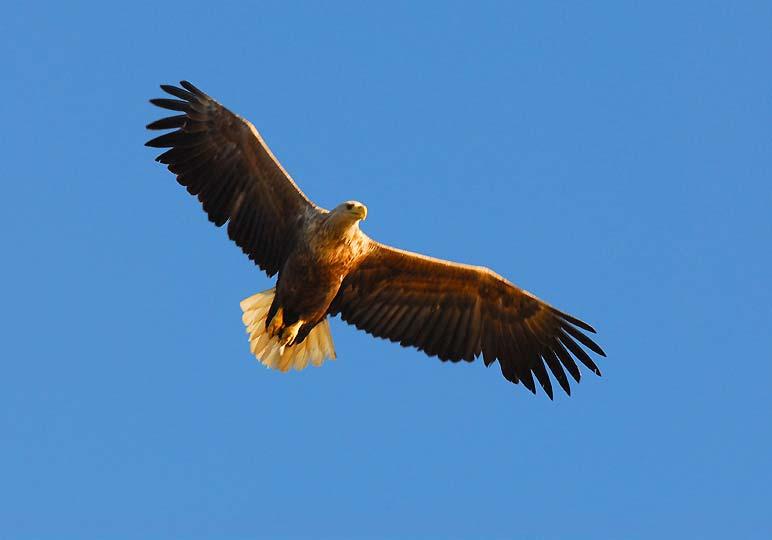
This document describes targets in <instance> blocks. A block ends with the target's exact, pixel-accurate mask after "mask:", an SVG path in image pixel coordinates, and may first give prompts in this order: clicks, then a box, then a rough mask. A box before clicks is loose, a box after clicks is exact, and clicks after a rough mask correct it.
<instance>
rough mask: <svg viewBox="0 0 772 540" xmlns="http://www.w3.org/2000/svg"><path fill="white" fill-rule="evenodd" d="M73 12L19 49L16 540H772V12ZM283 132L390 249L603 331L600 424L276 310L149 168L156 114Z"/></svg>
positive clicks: (332, 195)
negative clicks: (326, 335)
mask: <svg viewBox="0 0 772 540" xmlns="http://www.w3.org/2000/svg"><path fill="white" fill-rule="evenodd" d="M372 4H373V5H365V4H364V3H358V2H357V3H354V2H351V3H335V4H334V5H323V4H322V3H310V2H309V3H296V2H270V3H269V2H266V3H263V2H261V3H260V4H257V3H254V4H253V5H249V6H247V4H246V3H244V4H230V3H225V4H223V5H218V6H215V4H214V3H196V2H185V3H176V2H154V3H147V4H144V5H143V4H139V3H129V4H123V5H121V6H120V7H118V6H109V5H106V4H104V3H93V4H87V3H75V4H73V5H65V4H63V3H56V4H54V3H50V4H48V5H35V6H32V5H27V6H20V5H17V6H14V7H13V8H12V9H10V10H9V9H8V8H7V9H6V10H5V12H4V14H3V17H2V19H3V20H2V22H0V30H1V31H0V51H2V52H0V68H2V72H3V84H2V90H0V92H2V98H3V99H2V101H1V104H0V109H1V110H2V118H3V125H4V129H3V130H2V135H0V137H1V138H2V147H3V164H2V186H3V201H4V203H5V204H4V210H3V212H2V213H0V220H2V227H0V241H2V245H3V246H4V248H5V249H4V252H5V257H4V258H3V264H2V265H1V266H0V284H1V285H0V287H2V297H3V305H4V308H3V309H2V310H0V318H2V328H3V340H2V350H3V354H2V358H3V360H2V366H3V374H2V377H0V437H2V444H0V478H2V482H1V485H2V487H1V488H0V537H4V538H108V537H109V538H169V537H180V538H202V539H204V538H218V539H219V538H259V537H271V538H344V537H349V538H363V537H368V538H387V537H400V538H409V537H414V538H426V537H436V538H480V537H487V538H514V537H522V538H565V537H568V536H571V537H579V538H652V537H665V538H679V537H684V536H685V537H690V538H694V537H699V538H727V537H730V538H769V537H770V535H772V518H770V517H769V501H770V500H772V488H770V485H772V464H771V463H770V461H771V460H770V455H772V421H770V411H772V398H771V397H770V379H771V378H772V357H771V354H772V353H771V352H770V351H772V337H770V322H772V307H771V306H772V293H770V288H769V276H770V273H771V271H772V264H771V263H772V251H771V250H770V239H772V220H771V219H770V217H769V215H770V210H771V209H772V187H771V186H770V180H772V152H770V150H771V148H770V143H771V141H772V123H771V122H770V118H771V117H770V113H772V101H771V100H770V95H772V75H770V69H769V59H770V57H771V55H772V33H770V32H769V23H770V20H772V6H770V4H769V3H768V2H736V3H729V2H679V3H671V2H647V3H642V2H596V3H589V4H587V3H583V4H582V5H579V4H578V3H574V4H571V5H565V3H559V2H522V3H517V4H516V5H514V4H515V3H503V2H502V3H479V4H478V5H476V6H475V7H474V8H471V7H470V6H469V4H466V3H453V2H442V3H430V2H422V3H420V6H415V5H413V3H410V2H389V3H382V4H381V5H379V6H375V5H374V3H372ZM183 78H185V79H189V80H191V81H193V82H194V83H195V84H197V85H199V86H200V87H201V88H203V89H204V90H205V91H207V92H208V93H210V94H212V95H213V96H215V97H216V98H217V99H218V100H220V101H221V102H223V103H224V104H226V105H227V106H229V107H230V108H232V109H233V110H234V111H236V112H238V113H240V114H242V115H244V116H246V117H247V118H249V119H250V120H252V121H253V122H254V123H255V124H256V125H257V127H258V129H260V130H261V131H262V133H263V135H264V137H265V138H266V140H267V141H268V143H269V144H270V145H271V148H272V149H273V151H274V152H275V153H276V154H277V155H278V157H279V159H280V160H281V161H282V163H283V164H284V165H285V167H286V168H287V169H288V170H289V171H290V172H291V174H292V175H293V176H294V177H295V179H296V180H297V181H298V182H299V184H300V185H301V187H302V188H303V189H304V190H305V191H306V193H307V194H308V195H309V196H310V197H311V198H313V199H314V200H315V201H317V202H318V203H319V204H321V205H323V206H326V207H332V206H334V205H336V204H337V203H338V202H340V201H343V200H346V199H352V198H353V199H357V200H361V201H363V202H364V203H365V204H367V205H368V207H369V217H368V220H367V222H366V223H365V224H364V227H363V228H364V230H365V231H366V232H367V233H368V234H370V235H371V236H373V237H375V238H377V239H379V240H381V241H384V242H387V243H391V244H394V245H397V246H400V247H403V248H407V249H412V250H416V251H421V252H425V253H427V254H431V255H434V256H438V257H444V258H450V259H453V260H457V261H462V262H469V263H476V264H483V265H486V266H490V267H492V268H494V269H495V270H496V271H498V272H499V273H501V274H502V275H504V276H506V277H507V278H509V279H510V280H512V281H514V282H515V283H517V284H519V285H521V286H523V287H525V288H527V289H528V290H531V291H533V292H534V293H536V294H537V295H539V296H541V297H542V298H544V299H545V300H547V301H549V302H551V303H553V304H555V305H556V306H558V307H560V308H562V309H565V310H567V311H568V312H570V313H573V314H575V315H577V316H579V317H582V318H584V319H585V320H587V321H589V322H591V323H592V324H593V325H594V326H596V328H597V329H598V330H599V335H598V341H599V342H600V343H601V344H602V345H603V346H604V348H605V349H606V351H607V353H608V356H609V357H608V358H607V359H604V360H603V362H602V363H601V364H600V367H601V370H602V371H603V373H604V376H603V377H602V378H596V377H594V376H591V374H589V373H588V372H586V371H585V376H584V378H583V380H582V383H581V384H580V385H578V386H576V387H575V389H574V392H573V396H572V397H571V398H566V397H565V396H557V397H556V399H555V401H554V402H551V401H549V400H548V399H546V398H545V397H544V396H543V395H538V396H536V397H534V396H532V395H530V394H529V393H528V392H526V391H525V390H524V389H523V388H522V387H514V386H512V385H510V384H509V383H507V382H506V381H505V380H504V379H503V378H502V377H501V374H500V371H499V369H498V367H497V366H496V367H492V368H490V369H485V367H484V366H483V365H482V363H481V362H476V363H474V364H470V365H449V364H442V363H441V362H439V361H437V360H436V359H429V358H426V357H424V356H423V355H422V354H421V353H418V352H416V351H415V350H410V349H402V348H400V347H398V346H397V345H394V344H391V343H387V342H384V341H380V340H375V339H373V338H371V337H369V336H367V335H365V334H361V333H358V332H357V331H355V329H353V328H351V327H348V326H346V325H344V324H343V323H341V322H340V321H339V320H335V321H334V322H333V325H332V331H333V335H334V339H335V343H336V347H337V350H338V355H339V359H338V360H337V361H335V362H333V363H331V364H326V365H325V366H324V367H323V368H322V369H309V370H306V371H304V372H302V373H292V374H289V375H283V374H280V373H275V372H270V371H267V370H266V369H265V368H263V367H262V366H260V365H259V364H258V363H257V362H256V361H254V359H253V358H252V357H251V356H250V355H249V351H248V346H247V342H246V336H245V335H244V329H243V327H242V325H241V322H240V310H239V301H240V300H241V299H242V298H245V297H247V296H249V295H251V294H253V293H254V292H257V291H260V290H263V289H266V288H268V287H270V286H271V281H269V280H268V279H267V278H266V277H265V276H264V275H263V274H261V273H260V272H259V271H258V270H257V269H256V268H255V267H254V266H252V265H251V263H250V262H249V261H248V260H247V259H246V258H245V257H244V256H243V255H242V254H241V253H240V251H239V250H238V249H237V248H236V247H235V246H234V245H232V244H231V243H230V242H229V241H228V240H227V238H226V236H225V234H224V232H223V231H222V230H219V229H216V228H215V227H213V226H212V225H211V224H209V223H208V222H207V221H206V218H205V216H204V214H203V212H201V211H200V209H199V208H198V207H197V204H196V202H195V201H194V200H193V199H192V198H190V197H189V196H188V195H187V194H186V193H185V191H184V189H182V188H181V187H180V186H178V185H177V184H176V183H175V181H174V179H173V177H172V176H171V174H170V173H168V172H167V171H166V170H165V169H164V168H163V167H161V166H160V165H158V164H156V163H154V162H153V157H154V156H155V153H154V152H153V151H152V150H150V149H147V148H145V147H143V143H144V141H145V140H146V139H147V138H148V134H147V133H146V132H145V130H144V125H145V124H147V123H148V122H149V121H151V120H152V119H154V118H156V117H157V116H158V113H157V112H156V111H154V110H153V108H152V107H151V106H150V105H149V104H148V103H147V99H148V98H150V97H158V95H159V94H160V91H159V90H158V89H157V85H158V84H159V83H169V82H176V81H178V80H179V79H183Z"/></svg>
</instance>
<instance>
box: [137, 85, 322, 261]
mask: <svg viewBox="0 0 772 540" xmlns="http://www.w3.org/2000/svg"><path fill="white" fill-rule="evenodd" d="M180 84H181V85H182V86H183V88H178V87H176V86H169V85H165V84H164V85H161V88H162V89H163V90H164V91H165V92H167V93H169V94H171V95H172V96H174V97H176V98H179V99H167V98H159V99H151V100H150V102H151V103H152V104H154V105H157V106H158V107H161V108H162V109H167V110H172V111H179V112H181V113H182V114H178V115H175V116H170V117H167V118H162V119H161V120H156V121H155V122H152V123H151V124H149V125H148V126H147V127H148V129H152V130H159V129H174V130H175V131H172V132H171V133H166V134H164V135H161V136H160V137H156V138H155V139H152V140H150V141H148V142H147V143H145V144H146V145H147V146H151V147H154V148H168V150H166V152H164V153H163V154H161V155H160V156H158V157H157V158H156V161H160V162H161V163H163V164H165V165H167V166H168V168H169V170H170V171H171V172H173V173H174V174H175V175H177V181H178V182H179V183H180V184H182V185H183V186H185V187H186V188H187V189H188V192H189V193H190V194H191V195H196V196H197V197H198V200H199V201H201V204H202V205H203V207H204V211H205V212H206V213H207V215H208V216H209V219H210V220H211V221H212V222H213V223H214V224H215V225H217V226H218V227H220V226H222V225H224V224H225V223H226V222H227V223H228V236H230V238H231V239H232V240H233V241H234V242H236V244H238V246H239V247H240V248H241V249H242V251H244V253H246V254H247V256H248V257H249V258H250V259H252V260H253V261H255V264H257V265H258V266H259V267H260V268H262V269H263V270H265V272H266V273H267V274H268V275H269V276H272V275H273V274H275V273H276V272H278V271H279V270H280V269H281V267H282V266H283V265H284V262H285V261H286V259H287V256H288V255H289V253H290V252H291V251H292V248H293V246H294V244H295V242H296V241H297V239H298V237H299V235H300V234H302V224H303V220H304V219H305V218H306V217H307V216H308V215H309V214H312V213H313V212H324V210H322V209H320V208H319V207H317V206H316V205H315V204H314V203H312V202H311V201H310V200H309V199H308V197H306V196H305V194H303V192H302V191H300V188H298V186H297V185H296V184H295V182H294V181H293V180H292V178H291V177H290V175H289V174H288V173H287V171H285V170H284V168H283V167H282V166H281V164H280V163H279V161H278V160H277V159H276V158H275V157H274V155H273V154H272V153H271V150H270V149H269V148H268V145H267V144H265V141H263V138H262V137H261V136H260V134H259V133H258V131H257V130H256V129H255V126H253V125H252V124H251V123H249V122H248V121H246V120H245V119H243V118H241V117H240V116H238V115H236V114H234V113H232V112H231V111H229V110H228V109H226V108H225V107H223V106H222V105H220V104H219V103H218V102H217V101H215V100H214V99H212V98H211V97H209V96H208V95H206V94H205V93H204V92H202V91H201V90H199V89H198V88H196V87H195V86H193V85H192V84H190V83H189V82H187V81H181V82H180Z"/></svg>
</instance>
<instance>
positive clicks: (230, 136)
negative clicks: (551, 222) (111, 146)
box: [147, 81, 605, 398]
mask: <svg viewBox="0 0 772 540" xmlns="http://www.w3.org/2000/svg"><path fill="white" fill-rule="evenodd" d="M181 85H182V86H183V88H184V89H183V88H177V87H174V86H166V85H162V86H161V88H162V89H163V90H165V91H166V92H168V93H169V94H171V95H173V96H175V97H177V98H179V100H172V99H153V100H151V102H152V103H153V104H155V105H158V106H159V107H162V108H165V109H170V110H173V111H181V112H182V114H178V115H176V116H171V117H168V118H163V119H161V120H158V121H156V122H153V123H151V124H150V125H148V128H149V129H174V130H175V131H173V132H171V133H167V134H165V135H161V136H160V137H156V138H155V139H153V140H151V141H149V142H148V143H147V145H148V146H153V147H158V148H168V150H167V151H166V152H164V153H163V154H161V155H160V156H158V158H157V160H158V161H160V162H161V163H164V164H166V165H167V166H168V168H169V170H170V171H171V172H173V173H174V174H175V175H176V176H177V181H178V182H179V183H180V184H182V185H184V186H185V187H186V188H187V190H188V192H189V193H191V194H192V195H196V196H197V197H198V199H199V201H201V203H202V204H203V207H204V210H205V211H206V213H207V214H208V216H209V219H210V220H211V221H212V222H214V223H215V225H217V226H222V225H225V224H226V223H227V224H228V227H227V230H228V236H229V237H230V238H231V239H232V240H233V241H234V242H236V244H237V245H238V246H239V247H241V249H242V250H243V251H244V253H245V254H246V255H247V256H248V257H249V258H250V259H252V260H253V261H254V262H255V264H257V265H258V266H259V267H260V268H262V269H263V270H264V271H265V272H266V273H267V274H268V275H269V276H273V275H275V274H278V280H277V284H276V287H275V289H270V290H268V291H264V292H262V293H258V294H255V295H253V296H251V297H249V298H247V299H245V300H244V301H242V302H241V308H242V310H243V312H244V314H243V317H242V319H243V321H244V324H245V325H246V326H247V332H248V333H249V338H250V348H251V351H252V353H253V354H254V355H255V356H256V357H257V358H258V359H260V360H261V361H262V362H263V363H264V364H265V365H267V366H269V367H273V368H277V369H280V370H282V371H286V370H288V369H290V368H292V367H294V368H295V369H302V368H304V367H305V366H306V365H307V364H308V363H311V364H314V365H320V364H321V363H322V361H323V360H324V359H325V358H335V350H334V347H333V344H332V336H331V335H330V330H329V323H328V318H329V316H333V315H340V316H341V318H342V319H343V320H344V321H346V322H348V323H350V324H353V325H355V326H356V327H357V328H359V329H361V330H364V331H366V332H368V333H370V334H372V335H374V336H377V337H383V338H386V339H389V340H391V341H396V342H399V343H400V344H401V345H403V346H413V347H416V348H418V349H420V350H422V351H424V352H425V353H426V354H428V355H430V356H437V357H439V358H440V359H441V360H450V361H453V362H457V361H460V360H465V361H469V362H471V361H473V360H474V359H475V358H477V357H480V356H482V357H483V359H484V362H485V365H486V366H489V365H491V364H492V363H494V362H495V361H498V362H499V365H500V366H501V371H502V373H503V375H504V377H505V378H506V379H507V380H509V381H511V382H513V383H522V384H523V385H524V386H526V387H527V388H528V389H529V390H531V391H532V392H535V389H536V387H535V384H534V377H535V378H536V380H537V381H538V382H539V384H540V385H541V386H542V388H543V389H544V391H545V392H546V393H547V395H549V396H550V398H551V397H552V383H551V381H550V377H549V375H548V372H547V368H549V371H550V372H551V373H552V375H553V377H554V378H555V379H556V380H557V382H558V383H559V384H560V386H561V387H562V388H563V389H564V391H565V392H566V393H569V394H570V386H569V384H568V378H567V377H566V371H567V372H568V374H570V375H571V376H572V377H573V378H574V379H575V380H576V381H577V382H578V381H579V378H580V372H579V368H578V366H577V364H576V362H575V360H574V358H576V359H578V360H579V361H580V362H581V363H583V364H584V365H585V366H587V367H588V368H590V369H591V370H592V371H593V372H595V373H596V374H598V375H600V371H599V370H598V367H597V366H596V365H595V363H594V362H593V360H592V359H591V358H590V356H589V355H588V354H587V352H585V350H584V349H583V348H582V347H581V346H580V344H581V345H583V346H584V347H587V348H588V349H590V350H592V351H594V352H595V353H597V354H600V355H605V354H604V353H603V350H602V349H601V348H600V347H599V346H598V345H597V344H596V343H595V342H594V341H592V340H591V339H590V338H589V337H587V335H586V334H585V333H584V332H595V330H594V329H593V328H592V327H591V326H590V325H588V324H587V323H585V322H583V321H581V320H580V319H577V318H575V317H572V316H571V315H568V314H567V313H564V312H562V311H560V310H557V309H555V308H554V307H552V306H550V305H548V304H546V303H545V302H543V301H541V300H539V299H538V298H536V297H535V296H533V295H532V294H530V293H528V292H526V291H524V290H522V289H520V288H518V287H516V286H515V285H513V284H512V283H510V282H509V281H507V280H505V279H504V278H502V277H501V276H499V275H498V274H496V273H495V272H493V271H491V270H489V269H487V268H483V267H479V266H470V265H464V264H458V263H452V262H448V261H443V260H440V259H434V258H431V257H427V256H424V255H419V254H417V253H411V252H408V251H403V250H399V249H396V248H393V247H389V246H386V245H383V244H381V243H379V242H376V241H375V240H372V239H371V238H369V237H368V236H367V235H366V234H364V233H363V232H362V231H361V230H360V228H359V222H360V221H361V220H362V219H364V218H365V217H366V215H367V209H366V208H365V206H364V205H363V204H361V203H358V202H356V201H348V202H345V203H342V204H340V205H338V206H337V207H336V208H334V209H333V210H332V211H327V210H325V209H323V208H320V207H318V206H316V205H315V204H314V203H312V202H311V201H310V200H309V199H308V198H307V197H306V196H305V195H304V194H303V192H302V191H300V189H299V188H298V187H297V185H296V184H295V182H294V181H293V180H292V178H291V177H290V176H289V174H288V173H287V172H286V171H285V170H284V169H283V168H282V166H281V165H280V164H279V162H278V160H276V158H275V157H274V156H273V154H272V153H271V151H270V150H269V149H268V146H267V145H266V144H265V142H264V141H263V139H262V138H261V137H260V134H259V133H258V132H257V130H256V129H255V128H254V126H252V124H250V123H249V122H247V121H246V120H244V119H243V118H240V117H238V116H236V115H235V114H233V113H232V112H230V111H229V110H228V109H226V108H225V107H223V106H222V105H220V104H219V103H217V102H216V101H215V100H214V99H212V98H211V97H209V96H208V95H206V94H205V93H203V92H202V91H201V90H199V89H198V88H196V87H195V86H193V85H192V84H190V83H188V82H186V81H182V82H181Z"/></svg>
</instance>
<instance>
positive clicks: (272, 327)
mask: <svg viewBox="0 0 772 540" xmlns="http://www.w3.org/2000/svg"><path fill="white" fill-rule="evenodd" d="M282 326H284V310H283V309H282V308H279V309H278V310H276V315H274V316H273V319H271V322H270V324H268V328H267V330H268V336H270V337H275V336H277V335H280V334H281V330H282V328H281V327H282Z"/></svg>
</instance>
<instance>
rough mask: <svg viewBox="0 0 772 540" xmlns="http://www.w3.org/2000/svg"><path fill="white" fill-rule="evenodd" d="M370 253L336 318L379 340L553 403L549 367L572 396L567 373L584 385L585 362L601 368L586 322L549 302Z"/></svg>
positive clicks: (485, 275)
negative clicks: (461, 364)
mask: <svg viewBox="0 0 772 540" xmlns="http://www.w3.org/2000/svg"><path fill="white" fill-rule="evenodd" d="M370 242H371V245H370V249H369V253H368V255H367V256H366V257H365V258H364V259H363V261H362V262H361V264H360V265H359V266H358V267H357V269H356V270H354V271H353V272H352V273H350V274H349V275H348V276H347V277H346V278H345V279H344V281H343V283H342V284H341V288H340V291H339V292H338V295H337V296H336V298H335V300H334V301H333V303H332V305H331V307H330V313H331V314H332V315H335V314H338V313H340V316H341V318H342V319H343V320H344V321H346V322H348V323H350V324H353V325H354V326H356V327H357V328H359V329H360V330H364V331H366V332H368V333H370V334H372V335H374V336H377V337H382V338H386V339H389V340H391V341H396V342H399V343H400V344H401V345H403V346H412V347H416V348H418V349H420V350H422V351H424V352H425V353H426V354H428V355H430V356H438V357H439V358H440V359H441V360H451V361H454V362H457V361H459V360H466V361H468V362H471V361H472V360H474V359H475V358H476V357H478V356H480V355H481V354H482V356H483V359H484V362H485V365H486V366H489V365H490V364H492V363H493V362H494V361H496V360H497V359H498V361H499V365H500V366H501V372H502V373H503V374H504V377H506V378H507V379H508V380H509V381H511V382H513V383H518V382H522V383H523V385H524V386H525V387H526V388H528V389H529V390H530V391H531V392H533V393H536V388H535V385H534V377H535V378H536V380H538V381H539V383H540V384H541V386H542V388H543V389H544V391H545V392H546V393H547V395H548V396H549V397H550V399H551V398H552V384H551V382H550V378H549V375H548V374H547V369H546V368H545V365H546V367H548V368H549V370H550V371H551V372H552V375H553V376H554V377H555V379H556V380H557V382H558V383H559V384H560V386H561V387H562V388H563V390H564V391H565V392H566V393H567V394H569V395H570V394H571V388H570V386H569V383H568V378H567V377H566V373H565V372H566V371H568V373H569V374H570V375H571V376H572V377H573V378H574V379H575V380H576V381H577V382H579V378H580V373H579V368H578V367H577V364H576V362H575V360H574V358H576V359H578V360H579V361H580V362H581V363H583V364H584V365H585V366H587V367H588V368H590V369H591V370H592V371H593V372H594V373H595V374H597V375H600V370H599V369H598V367H597V366H596V365H595V363H594V362H593V361H592V359H591V358H590V356H589V355H588V354H587V352H586V351H585V350H584V349H582V347H581V346H580V345H579V344H581V345H584V346H585V347H587V348H588V349H590V350H591V351H594V352H596V353H597V354H600V355H602V356H605V353H604V352H603V350H602V349H601V348H600V347H599V346H598V345H597V344H595V342H593V341H592V340H591V339H590V338H589V337H587V336H586V335H585V334H584V333H583V332H582V330H584V331H587V332H593V333H594V332H595V330H594V329H593V328H592V327H591V326H590V325H588V324H587V323H585V322H583V321H581V320H579V319H577V318H575V317H572V316H571V315H568V314H566V313H563V312H561V311H559V310H557V309H555V308H553V307H552V306H550V305H548V304H546V303H545V302H542V301H541V300H539V299H538V298H536V297H535V296H533V295H532V294H530V293H528V292H527V291H524V290H522V289H519V288H518V287H516V286H514V285H513V284H511V283H510V282H508V281H507V280H505V279H504V278H502V277H501V276H499V275H498V274H496V273H494V272H492V271H491V270H488V269H487V268H482V267H478V266H468V265H462V264H456V263H451V262H447V261H443V260H440V259H434V258H431V257H425V256H423V255H418V254H416V253H410V252H408V251H402V250H399V249H395V248H392V247H389V246H385V245H383V244H379V243H377V242H374V241H372V240H371V241H370Z"/></svg>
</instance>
